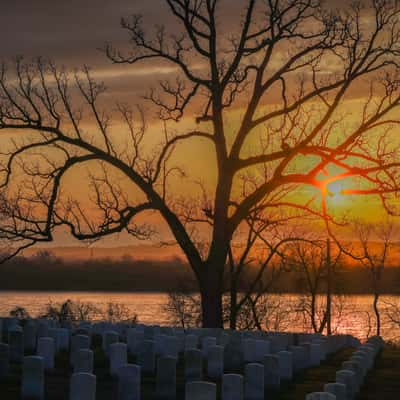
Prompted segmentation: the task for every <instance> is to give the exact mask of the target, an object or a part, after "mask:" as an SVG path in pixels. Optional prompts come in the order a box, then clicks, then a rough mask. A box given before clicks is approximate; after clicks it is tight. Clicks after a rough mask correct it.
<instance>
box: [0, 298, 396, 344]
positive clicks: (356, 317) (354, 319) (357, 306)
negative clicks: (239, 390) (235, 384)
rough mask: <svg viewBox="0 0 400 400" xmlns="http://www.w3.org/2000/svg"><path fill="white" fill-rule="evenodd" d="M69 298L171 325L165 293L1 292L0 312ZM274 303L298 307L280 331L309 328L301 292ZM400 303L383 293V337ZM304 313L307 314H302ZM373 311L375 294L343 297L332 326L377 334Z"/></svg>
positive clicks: (389, 335) (38, 308)
mask: <svg viewBox="0 0 400 400" xmlns="http://www.w3.org/2000/svg"><path fill="white" fill-rule="evenodd" d="M67 299H70V300H73V301H80V302H85V303H86V302H89V303H92V304H94V305H95V306H96V307H97V308H99V309H105V308H106V307H107V304H108V303H110V302H111V303H119V304H123V305H125V306H126V307H127V308H128V309H129V310H130V311H131V312H132V313H136V314H137V316H138V319H139V321H140V322H142V323H145V324H159V325H168V324H170V323H171V320H170V316H169V315H168V313H166V311H165V309H164V305H165V304H166V303H167V300H168V296H167V295H166V294H164V293H119V292H118V293H116V292H115V293H113V292H111V293H110V292H25V291H23V292H21V291H0V315H1V316H7V315H8V313H9V311H10V310H11V309H13V308H14V307H16V306H20V307H24V308H25V309H26V310H27V311H28V312H29V314H30V315H31V316H38V315H40V314H41V313H43V311H44V309H45V308H46V305H47V304H49V303H50V302H52V303H61V302H64V301H66V300H67ZM271 299H272V302H275V303H274V304H276V302H277V301H278V300H280V304H285V305H288V304H290V305H291V306H292V308H291V309H293V310H297V313H296V312H295V311H290V312H287V314H286V317H285V318H281V320H282V321H280V322H279V324H278V326H279V328H280V330H291V331H304V330H307V327H306V325H305V323H304V321H303V318H302V317H299V315H300V314H299V313H298V308H299V307H298V304H299V299H300V297H299V296H298V295H282V296H279V295H271ZM388 303H390V304H395V303H397V304H399V306H400V297H398V296H382V298H381V308H382V336H383V337H384V338H385V339H386V340H396V341H398V340H399V338H400V325H397V324H395V323H393V322H392V321H391V320H390V319H389V317H388V313H387V312H385V310H386V308H387V304H388ZM301 315H304V314H301ZM399 315H400V313H399ZM374 326H375V323H374V314H373V312H372V297H371V296H369V295H361V296H360V295H349V296H345V297H342V298H341V301H340V306H337V309H336V312H335V317H334V319H333V327H334V329H335V331H336V332H338V333H349V334H352V335H354V336H357V337H359V338H361V339H365V337H366V336H367V335H368V334H370V335H371V334H373V333H374Z"/></svg>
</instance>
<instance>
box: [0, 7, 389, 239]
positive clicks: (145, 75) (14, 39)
mask: <svg viewBox="0 0 400 400" xmlns="http://www.w3.org/2000/svg"><path fill="white" fill-rule="evenodd" d="M225 2H226V3H227V4H228V5H229V6H228V7H226V8H225V9H226V10H227V11H228V12H229V14H225V15H224V16H223V23H224V27H225V28H224V29H225V30H226V32H229V31H230V30H231V29H234V27H235V26H237V23H238V21H239V20H240V16H241V14H242V12H241V11H242V8H241V7H242V4H241V2H240V1H228V0H226V1H225ZM346 3H347V2H346V1H344V0H342V1H337V0H330V1H327V4H328V5H329V6H330V7H332V9H334V8H335V7H341V6H343V4H346ZM133 13H141V14H143V17H144V21H145V24H146V26H148V27H152V26H153V25H157V24H161V23H162V24H165V25H166V26H167V27H168V28H169V29H170V30H172V31H173V30H174V23H175V22H174V19H173V18H171V15H170V13H168V11H167V8H166V5H165V1H163V0H150V1H134V0H114V1H108V0H88V1H81V0H71V1H68V2H60V1H54V0H35V1H26V0H14V1H12V2H10V1H9V2H5V4H3V5H2V7H1V13H0V49H1V55H2V59H3V60H10V59H11V58H13V57H15V56H16V55H23V56H24V57H26V58H27V59H29V58H31V57H35V56H39V55H40V56H43V57H45V58H50V59H52V60H54V61H55V62H56V63H57V64H59V65H60V64H63V65H66V66H67V67H69V68H79V67H80V66H82V65H89V66H91V67H92V68H93V77H95V78H96V79H98V80H100V81H104V82H105V84H106V86H107V87H108V91H107V94H106V98H105V99H106V100H105V104H106V105H107V106H110V104H113V102H114V101H116V100H118V101H125V102H128V103H131V104H137V103H141V102H142V101H143V100H142V99H141V96H142V95H143V94H145V93H146V91H148V89H149V87H152V86H155V85H156V84H157V81H159V80H163V79H169V78H171V77H172V78H173V77H174V76H175V74H176V69H174V68H173V67H171V66H168V65H166V64H165V63H162V64H160V63H157V62H152V63H151V64H149V63H146V64H141V65H136V66H134V67H130V66H127V65H122V66H119V65H112V64H111V62H110V61H109V60H108V59H107V58H106V57H105V55H104V54H103V53H102V52H101V51H100V50H99V49H100V48H102V47H103V46H104V44H105V43H106V42H111V43H112V44H113V45H115V46H116V47H118V48H120V49H128V48H129V47H128V40H127V39H128V38H127V33H126V32H125V31H124V30H122V29H121V27H120V18H121V17H122V16H125V17H126V16H129V15H130V14H133ZM221 18H222V17H221ZM199 68H201V66H199ZM327 68H328V67H327ZM329 68H331V69H332V70H334V66H329ZM329 68H328V69H327V72H328V73H329ZM366 87H367V85H365V87H364V86H363V85H361V86H359V87H357V89H356V90H355V91H353V93H352V98H349V99H348V100H347V103H346V106H345V108H347V112H350V114H351V112H354V114H355V116H356V114H357V113H358V112H360V109H359V107H358V106H359V99H360V98H363V96H365V95H366ZM238 112H240V110H239V111H238ZM152 115H153V117H152V116H150V119H151V118H154V113H153V114H152ZM353 117H354V115H353V116H352V117H350V119H349V120H350V121H351V120H352V118H353ZM235 118H237V114H235V113H233V114H232V115H231V119H230V121H229V123H230V124H231V125H232V126H234V124H235ZM183 124H188V125H190V124H192V121H190V120H188V121H183ZM116 128H118V124H116ZM149 129H150V130H151V132H152V135H151V136H152V137H151V140H150V141H149V146H151V145H154V144H155V143H157V140H158V137H159V135H162V131H161V128H160V125H159V124H156V123H155V122H154V121H152V122H151V124H150V128H149ZM338 135H340V127H339V128H338ZM257 143H258V142H254V143H250V144H249V146H250V147H251V146H257V145H258V144H257ZM176 157H177V162H178V164H179V163H181V164H182V163H185V161H187V160H189V159H190V161H191V164H190V174H191V176H192V178H193V180H196V179H202V178H207V179H210V180H211V181H212V180H213V179H214V170H213V168H212V167H210V165H212V164H213V163H214V158H215V157H214V155H213V154H212V152H211V151H210V149H209V148H208V147H207V145H206V144H205V143H204V142H202V141H198V142H196V143H195V144H191V145H189V146H183V148H180V149H179V152H178V154H177V155H176ZM299 163H300V164H299V165H300V168H306V166H305V164H303V163H302V161H299ZM84 174H85V173H84V172H83V171H79V170H78V171H77V172H76V173H75V174H74V175H71V176H68V178H67V179H68V182H69V184H70V185H76V184H77V183H78V185H82V184H83V183H82V176H83V175H84ZM347 184H349V182H348V181H347V182H346V181H343V182H342V183H340V184H339V189H338V186H335V187H334V188H333V189H332V191H333V192H335V193H334V194H335V195H334V196H331V197H329V198H328V203H329V207H331V208H332V209H335V210H336V211H335V213H336V214H337V215H339V214H340V215H345V214H346V215H349V214H351V215H352V216H360V215H365V214H368V215H369V219H370V220H371V221H374V220H376V219H377V218H380V217H381V215H382V214H381V206H380V203H379V201H378V200H377V199H376V198H373V197H363V198H360V197H359V198H355V197H351V196H348V197H346V198H344V197H343V196H341V195H340V194H339V193H336V192H340V190H342V189H346V185H347ZM80 189H82V188H80ZM180 190H182V193H185V191H188V192H190V191H191V190H193V187H192V185H191V184H183V185H182V187H181V189H180ZM301 191H305V192H303V193H301ZM313 194H314V193H313V189H310V188H303V189H301V190H300V192H297V193H296V196H299V198H301V197H302V196H304V198H308V197H310V196H312V195H313ZM75 195H76V196H77V198H80V200H84V198H85V196H86V194H85V192H84V190H82V192H81V195H79V194H78V192H75ZM147 218H150V219H149V220H150V221H152V222H153V223H155V224H159V221H158V219H157V217H155V216H148V217H147ZM160 231H161V232H162V233H161V237H163V235H165V234H166V228H165V227H162V225H160ZM61 239H62V240H61ZM60 243H62V244H64V245H65V244H73V243H75V242H74V241H72V240H71V239H69V238H68V239H65V237H64V234H60V239H59V241H57V243H56V244H58V245H59V244H60ZM104 243H107V245H119V244H127V243H130V241H129V240H128V239H127V238H126V237H125V236H124V235H122V237H121V236H114V237H113V238H111V239H107V241H103V242H102V244H104Z"/></svg>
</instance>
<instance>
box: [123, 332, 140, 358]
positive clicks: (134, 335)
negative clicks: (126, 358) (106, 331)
mask: <svg viewBox="0 0 400 400" xmlns="http://www.w3.org/2000/svg"><path fill="white" fill-rule="evenodd" d="M126 335H127V336H126V337H127V345H128V351H129V353H131V354H133V355H137V354H138V352H139V349H140V347H141V346H142V344H143V341H144V333H143V332H142V331H139V330H137V329H135V328H131V329H128V331H127V334H126Z"/></svg>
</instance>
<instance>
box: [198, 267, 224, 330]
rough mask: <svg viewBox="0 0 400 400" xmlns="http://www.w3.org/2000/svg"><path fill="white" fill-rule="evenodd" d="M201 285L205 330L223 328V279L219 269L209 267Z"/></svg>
mask: <svg viewBox="0 0 400 400" xmlns="http://www.w3.org/2000/svg"><path fill="white" fill-rule="evenodd" d="M204 272H207V273H204V276H202V279H201V284H200V295H201V310H202V321H203V328H223V312H222V311H223V310H222V294H223V279H222V274H221V273H220V271H219V269H218V268H212V267H208V268H207V271H204Z"/></svg>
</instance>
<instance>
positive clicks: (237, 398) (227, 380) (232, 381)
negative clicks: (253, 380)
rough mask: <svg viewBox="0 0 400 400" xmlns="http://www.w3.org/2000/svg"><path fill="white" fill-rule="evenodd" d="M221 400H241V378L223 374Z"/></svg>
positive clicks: (235, 375)
mask: <svg viewBox="0 0 400 400" xmlns="http://www.w3.org/2000/svg"><path fill="white" fill-rule="evenodd" d="M222 400H243V377H242V375H239V374H225V375H223V377H222Z"/></svg>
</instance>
